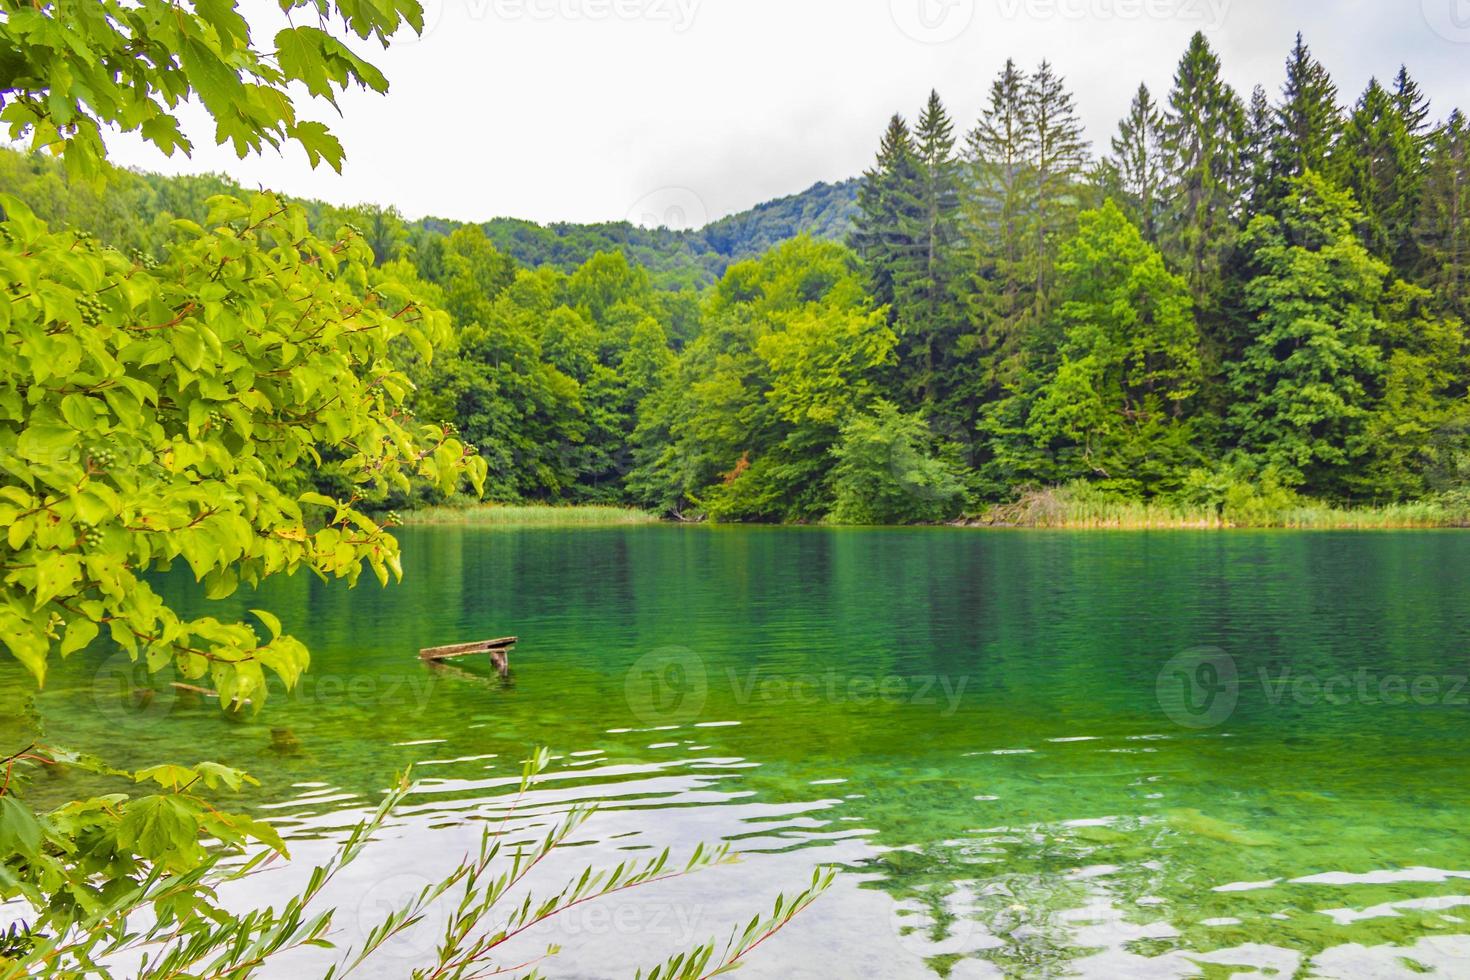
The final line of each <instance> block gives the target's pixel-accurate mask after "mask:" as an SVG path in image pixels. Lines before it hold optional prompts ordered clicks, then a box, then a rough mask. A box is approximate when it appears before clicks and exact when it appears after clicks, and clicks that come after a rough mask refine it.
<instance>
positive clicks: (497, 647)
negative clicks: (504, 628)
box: [419, 636, 519, 677]
mask: <svg viewBox="0 0 1470 980" xmlns="http://www.w3.org/2000/svg"><path fill="white" fill-rule="evenodd" d="M517 642H519V640H518V638H517V637H514V636H505V637H501V638H500V639H498V640H481V641H480V642H478V643H461V644H458V645H457V646H452V647H430V648H428V649H426V650H420V651H419V659H420V660H423V661H426V662H428V663H438V662H440V661H444V660H454V659H456V658H458V657H470V656H474V655H476V654H481V653H487V654H489V655H490V665H491V666H492V667H494V668H495V671H496V673H498V674H500V676H501V677H506V676H508V675H509V674H510V651H511V650H513V649H514V648H515V645H516V643H517Z"/></svg>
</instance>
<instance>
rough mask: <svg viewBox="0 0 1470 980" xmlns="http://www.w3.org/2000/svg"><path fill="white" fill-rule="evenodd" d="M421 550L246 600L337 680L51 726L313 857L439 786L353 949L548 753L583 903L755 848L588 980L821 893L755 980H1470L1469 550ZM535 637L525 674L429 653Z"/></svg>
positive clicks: (676, 893) (851, 538)
mask: <svg viewBox="0 0 1470 980" xmlns="http://www.w3.org/2000/svg"><path fill="white" fill-rule="evenodd" d="M403 539H404V548H405V552H406V561H405V571H406V573H407V578H406V581H405V583H404V584H403V585H402V586H400V587H396V588H394V589H392V590H390V591H388V592H386V593H385V592H382V591H380V590H378V589H377V588H376V587H375V586H364V587H363V588H362V589H360V590H358V591H355V592H353V591H348V590H346V589H342V588H338V587H336V586H327V585H323V584H321V583H319V582H316V581H314V580H311V579H308V578H300V579H297V580H295V581H290V582H285V583H277V584H273V585H272V587H271V588H269V589H267V590H265V594H264V595H263V596H260V595H252V596H248V597H238V598H237V600H232V601H231V603H229V604H227V605H230V606H232V607H235V608H239V609H243V608H247V607H250V606H259V605H265V606H268V607H269V608H271V609H272V610H274V611H275V612H277V613H278V614H280V615H281V618H282V619H283V620H284V621H285V623H286V625H287V628H288V629H290V630H291V631H292V632H294V633H295V634H296V635H298V636H300V637H301V638H303V639H304V640H306V641H307V642H308V643H309V644H310V646H311V647H312V649H313V652H314V662H313V668H312V671H311V674H310V675H309V677H308V679H307V682H306V684H305V686H304V688H303V689H302V690H301V691H300V692H298V693H296V694H292V695H282V696H280V697H278V698H276V699H274V700H273V701H272V702H271V703H270V704H269V706H268V707H267V708H266V710H265V711H264V713H263V714H262V715H260V716H259V717H258V718H247V719H244V720H237V721H230V720H227V719H225V718H222V717H221V716H220V715H219V713H218V711H217V709H215V708H214V707H212V706H211V705H209V704H207V703H199V702H198V701H197V700H195V699H193V698H191V697H190V696H188V695H180V694H175V693H174V692H172V691H171V690H164V691H163V692H162V693H160V694H159V695H158V696H157V697H155V698H154V699H153V700H152V701H151V702H149V703H147V704H146V705H144V706H142V707H140V706H139V705H138V703H137V698H136V697H135V696H134V695H132V694H129V693H128V692H127V688H128V686H129V685H128V682H127V675H128V672H127V671H126V669H125V668H124V667H123V666H122V665H120V664H118V663H116V662H111V663H107V664H103V665H101V667H100V669H99V666H98V663H97V661H96V660H93V661H92V662H90V663H86V664H84V663H81V662H77V663H73V664H68V665H67V666H66V667H65V668H64V669H63V670H62V671H61V672H60V673H59V674H58V676H57V677H55V678H54V679H53V681H52V683H51V684H50V685H49V686H48V689H47V690H46V692H45V693H44V694H42V695H41V696H40V697H38V698H37V709H38V711H39V713H40V715H41V716H42V718H43V719H44V722H45V726H46V734H47V737H48V738H49V739H50V740H51V741H53V742H57V743H64V744H71V745H76V746H79V747H82V748H87V749H92V750H97V751H102V752H105V754H107V755H108V756H109V757H110V758H111V759H113V760H114V761H117V762H119V763H123V764H127V763H134V762H137V763H142V762H156V761H160V760H161V759H164V758H169V759H174V760H177V761H184V762H191V761H195V759H196V758H206V757H208V758H217V759H221V760H222V761H226V762H230V763H232V764H236V765H239V766H241V767H243V768H246V769H249V770H250V771H252V772H253V773H255V774H256V775H258V776H259V777H260V778H261V780H262V782H263V783H264V788H263V797H264V799H265V800H266V801H267V802H266V812H268V813H269V814H270V815H271V817H272V819H274V820H275V821H276V822H278V823H279V825H280V826H281V828H282V830H283V831H284V832H285V833H287V835H288V836H289V837H291V838H292V839H293V840H294V841H295V843H294V845H293V850H294V852H295V854H296V856H297V858H298V864H304V863H305V862H304V861H302V860H300V859H303V858H304V859H311V858H313V857H315V856H318V855H319V854H320V853H321V852H322V851H323V850H324V849H325V848H326V847H327V846H328V841H330V839H331V838H332V836H333V835H334V833H335V832H336V830H338V829H339V828H341V827H343V826H345V825H347V824H350V823H352V822H353V821H355V820H356V819H358V818H359V817H360V816H361V814H362V811H363V809H364V808H366V807H370V806H371V805H373V803H375V801H376V800H377V799H378V797H379V794H380V792H381V790H382V788H383V787H384V786H385V785H386V784H387V783H388V781H389V778H390V777H391V775H392V774H393V773H394V772H395V771H396V770H399V769H402V768H403V767H404V766H407V765H409V764H413V765H414V766H415V772H416V776H417V777H418V779H419V780H420V782H421V788H420V790H419V792H417V793H416V794H415V796H414V797H413V798H412V799H411V801H410V804H409V806H407V807H406V808H405V810H404V811H403V812H402V813H401V814H399V815H398V816H397V817H396V818H395V822H394V824H393V826H392V827H391V828H390V829H389V831H388V832H386V833H385V834H384V835H383V840H382V841H380V842H379V843H378V844H377V845H376V846H375V847H374V848H373V849H372V850H370V851H369V852H368V854H367V855H365V856H364V858H363V859H362V860H361V862H360V863H359V865H357V866H355V867H354V868H353V869H352V871H351V873H350V875H348V876H347V877H345V878H344V879H343V880H342V881H341V882H339V887H338V888H337V890H336V892H335V893H334V895H333V899H334V901H336V902H337V903H338V904H340V905H341V906H342V908H343V914H342V919H341V920H340V922H341V925H342V932H341V935H340V936H339V939H340V940H341V941H342V942H344V943H346V942H351V941H353V939H354V938H356V935H355V934H356V932H357V930H358V927H357V921H358V919H359V918H361V919H363V920H364V921H371V919H372V916H373V914H374V913H375V912H379V911H381V909H382V908H385V907H386V905H387V904H388V903H389V902H391V900H393V899H394V898H396V897H399V896H402V895H406V894H408V893H410V892H413V891H416V890H417V889H418V888H419V887H422V884H423V882H424V880H425V879H426V877H427V876H430V875H432V874H433V873H434V872H435V871H437V870H440V869H447V868H448V867H450V866H452V865H453V863H454V862H455V860H456V859H457V858H458V857H459V855H461V854H462V853H463V852H464V851H465V850H466V849H467V848H468V847H470V846H471V845H472V844H473V842H474V840H475V839H476V838H477V836H478V834H479V832H480V828H481V827H483V826H484V822H485V821H486V820H497V821H498V820H499V819H500V818H501V817H502V816H503V815H504V813H505V810H506V807H507V805H508V801H507V799H506V797H505V794H506V792H507V790H508V788H509V787H512V786H513V784H514V782H515V779H516V775H517V773H518V772H519V768H520V760H522V759H523V758H524V757H525V753H526V750H527V749H528V748H529V747H531V746H533V745H540V744H544V745H548V746H550V747H552V748H553V749H554V750H555V751H556V752H557V753H558V755H559V758H558V761H557V762H556V764H555V766H554V767H553V771H552V772H551V774H550V777H551V778H549V779H548V780H547V781H546V783H544V784H543V787H542V789H541V790H540V791H538V792H537V793H536V794H535V795H534V796H533V797H532V798H531V799H530V800H528V801H526V803H524V804H522V805H521V806H520V807H519V808H518V809H517V810H516V814H515V816H514V817H513V818H512V826H513V828H514V832H515V833H517V834H523V835H525V836H528V837H529V836H530V835H532V834H533V833H534V832H535V831H536V830H537V829H541V830H542V831H543V832H544V827H545V826H546V824H547V823H548V822H550V821H552V820H554V819H555V815H556V813H557V812H558V811H559V810H560V809H563V808H565V807H566V806H567V805H569V804H570V803H572V802H575V801H581V800H598V801H600V802H601V803H602V810H601V812H600V813H599V814H598V816H596V817H595V818H594V819H593V820H592V821H591V822H590V823H589V824H588V825H587V826H586V827H585V828H584V832H583V833H581V834H580V835H579V837H578V838H577V843H578V845H579V846H577V847H574V848H571V849H569V850H568V851H567V852H566V853H565V855H564V856H563V857H562V858H561V859H560V860H559V862H557V863H554V864H552V865H550V866H548V868H547V870H546V875H545V876H540V877H538V878H537V880H538V881H539V882H540V883H541V884H542V885H543V886H544V887H545V889H546V890H548V891H549V890H553V889H554V888H556V887H559V885H560V884H561V879H562V877H563V876H564V875H565V874H569V873H571V872H573V871H576V870H579V869H580V866H581V865H582V864H583V863H597V864H607V865H610V864H612V863H616V862H617V861H619V860H622V859H624V858H626V857H630V856H632V857H638V856H647V855H649V854H650V853H656V851H657V849H660V848H662V847H663V846H665V845H669V846H673V847H674V848H675V850H676V852H677V851H679V850H681V849H685V850H687V849H688V848H690V847H692V846H693V845H694V843H695V842H697V841H701V840H721V839H723V840H729V841H731V842H733V843H734V844H735V846H736V847H737V848H739V849H740V850H742V851H745V852H746V853H747V855H748V857H747V859H746V860H745V861H744V862H743V863H742V864H741V865H739V866H737V867H735V868H730V869H717V870H714V871H711V872H708V873H705V874H703V875H700V876H697V877H696V878H693V879H690V880H688V881H683V882H679V883H676V884H672V885H669V886H659V887H658V888H654V889H648V890H644V891H640V892H634V893H631V894H630V895H629V896H627V897H626V898H624V899H623V900H621V901H619V902H617V903H614V904H611V905H609V906H602V907H595V906H594V907H589V909H591V910H589V911H579V912H578V913H576V914H574V915H572V916H569V917H568V918H567V920H566V921H563V922H560V923H558V924H557V925H555V926H554V927H551V926H548V927H547V928H546V929H545V930H544V931H543V932H541V933H539V934H537V936H536V940H537V941H536V942H535V943H532V944H530V946H529V947H527V948H528V949H529V953H528V956H526V957H523V958H529V956H531V955H535V953H536V951H537V950H538V949H539V948H540V947H541V946H543V945H544V944H545V943H558V944H560V945H562V946H563V947H564V951H563V953H562V954H561V955H560V956H558V957H557V958H556V959H554V960H552V961H550V962H549V963H547V964H546V965H545V966H544V967H543V969H544V970H545V971H546V972H547V973H548V974H549V975H550V976H553V977H557V976H572V977H605V976H623V975H627V974H630V973H631V972H632V969H633V968H634V967H635V966H637V965H641V964H648V963H650V962H653V961H656V960H657V959H659V958H661V957H662V956H664V955H666V954H667V953H669V952H672V951H674V950H676V949H679V948H682V947H685V946H688V945H691V944H693V943H695V942H698V941H700V940H703V939H705V938H707V937H708V936H710V935H713V934H717V933H723V932H724V931H726V929H727V928H728V925H730V924H733V923H735V922H737V921H740V922H743V921H745V920H746V919H748V918H749V917H750V915H751V914H753V913H754V912H755V911H757V910H758V909H761V908H763V907H766V906H767V905H768V903H769V902H770V901H771V900H772V899H773V898H774V896H775V894H776V893H777V892H778V891H780V890H782V889H783V888H784V889H787V890H788V891H790V890H794V889H796V888H799V887H800V885H801V884H802V883H803V881H804V879H805V878H806V876H807V875H808V874H809V872H810V869H811V868H812V867H814V866H815V865H818V864H835V865H838V866H839V867H841V868H842V870H843V874H842V876H841V878H840V879H839V882H838V884H837V885H836V886H835V887H834V889H833V890H832V892H831V893H829V895H828V896H826V897H825V898H824V899H823V900H822V901H821V902H820V903H819V904H818V905H817V906H816V907H815V908H814V909H812V910H811V911H810V912H809V913H807V914H806V915H805V916H803V917H802V918H801V919H798V920H797V922H796V923H795V924H794V925H793V926H792V927H790V929H788V930H787V931H786V932H785V933H783V934H782V935H780V936H779V937H777V939H776V940H773V941H772V942H771V943H769V944H768V945H767V946H765V947H763V948H762V950H761V953H760V955H759V956H758V957H757V958H756V959H755V960H754V961H753V963H752V964H751V966H750V967H748V968H747V970H746V971H744V973H745V975H748V976H758V977H828V976H873V977H925V976H936V975H939V976H953V977H973V976H1027V977H1030V976H1063V975H1082V976H1093V977H1114V976H1120V975H1128V976H1143V977H1154V976H1157V977H1191V976H1206V977H1225V976H1231V975H1235V974H1257V975H1277V976H1284V977H1290V976H1293V975H1297V976H1329V977H1378V976H1415V975H1421V974H1423V973H1425V972H1429V973H1430V974H1431V975H1436V974H1437V975H1442V976H1460V977H1463V976H1470V840H1467V838H1466V835H1465V833H1464V830H1465V827H1466V824H1467V822H1470V778H1467V774H1466V765H1465V764H1466V760H1467V757H1470V752H1467V750H1470V685H1466V684H1465V678H1466V675H1467V673H1470V656H1467V655H1470V536H1465V535H1463V534H1455V533H1404V534H1397V533H1383V534H1312V535H1308V534H1246V533H1231V534H1198V535H1196V534H1181V533H1171V534H1155V535H1148V534H1100V533H1091V534H1066V533H1056V534H1051V533H1015V534H1011V533H988V532H962V531H954V530H912V531H823V530H777V529H710V528H677V527H650V528H630V529H616V530H606V531H603V530H571V531H499V530H474V529H471V530H465V529H423V530H415V531H409V532H406V533H405V534H404V535H403ZM170 587H171V588H173V589H174V590H176V594H178V595H180V596H181V597H182V596H185V595H187V593H188V591H189V590H188V588H187V583H186V582H185V581H183V580H180V581H178V582H177V583H174V582H170ZM211 611H215V610H211ZM231 611H233V609H232V610H231ZM512 633H514V634H518V635H519V636H520V637H521V638H522V643H521V646H520V648H519V649H518V650H517V652H516V654H515V655H514V656H513V661H512V662H513V666H514V668H515V674H514V678H513V682H512V684H510V685H502V684H501V683H500V682H499V681H498V680H496V679H494V678H493V677H491V676H490V674H489V672H488V670H487V669H486V668H485V666H484V665H480V664H469V665H467V666H465V667H464V668H463V669H446V670H439V671H435V670H432V669H430V668H426V667H424V666H422V665H420V664H419V663H418V661H417V659H416V656H415V654H416V651H417V650H418V649H419V648H420V647H423V646H429V645H438V644H446V643H453V642H458V641H462V640H467V639H475V638H482V637H489V636H498V635H507V634H512ZM4 670H5V671H6V672H5V673H0V685H3V686H4V687H5V688H6V690H7V691H14V690H18V689H20V687H21V681H20V678H19V677H18V676H16V672H15V671H13V670H12V669H11V668H10V667H9V666H7V667H5V668H4ZM78 699H80V703H83V704H88V705H93V706H95V710H94V711H89V712H80V713H79V712H77V711H76V710H74V708H73V705H75V704H77V703H79V702H78ZM10 703H13V702H10ZM165 718H166V719H167V724H163V723H162V722H163V721H164V719H165ZM295 873H296V872H294V871H288V872H286V873H284V874H283V875H280V876H278V877H275V878H272V877H271V876H266V877H264V878H261V879H256V880H255V881H253V882H252V883H251V884H250V885H248V886H247V887H246V888H245V891H246V892H248V894H242V895H241V896H240V898H241V900H245V899H256V898H261V897H264V898H266V899H267V900H270V899H275V898H278V897H279V894H280V890H281V889H282V888H284V887H286V886H287V885H288V884H289V881H288V880H287V879H289V878H290V877H291V876H292V875H293V874H295ZM432 941H433V935H432V930H425V931H423V932H421V933H419V934H417V935H415V936H410V937H409V939H408V940H407V941H406V942H405V943H404V944H402V945H401V946H400V947H399V948H398V949H396V950H393V951H390V952H389V954H388V955H386V956H385V957H383V958H382V959H380V960H379V961H378V963H377V967H376V969H377V973H376V974H375V975H378V976H383V977H394V976H402V975H404V973H405V965H406V964H407V963H409V962H411V961H412V957H413V956H414V955H415V954H416V953H417V952H419V951H420V950H422V949H423V948H426V947H427V946H431V945H432ZM315 962H316V961H310V962H307V961H302V962H300V963H296V964H291V965H290V968H289V969H288V970H287V971H286V973H284V974H283V975H289V974H293V973H295V972H297V971H304V970H306V969H308V968H309V967H311V966H313V965H314V964H315ZM513 962H519V960H513ZM370 975H372V974H371V971H370Z"/></svg>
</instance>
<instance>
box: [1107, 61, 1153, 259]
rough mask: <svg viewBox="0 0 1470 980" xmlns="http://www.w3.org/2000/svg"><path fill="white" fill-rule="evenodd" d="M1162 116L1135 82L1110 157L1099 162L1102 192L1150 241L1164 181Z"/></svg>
mask: <svg viewBox="0 0 1470 980" xmlns="http://www.w3.org/2000/svg"><path fill="white" fill-rule="evenodd" d="M1163 127H1164V116H1163V113H1162V112H1160V111H1159V106H1158V103H1157V102H1156V101H1154V97H1153V95H1152V94H1151V93H1150V92H1149V90H1148V86H1147V85H1139V86H1138V92H1137V94H1136V95H1134V96H1133V103H1132V105H1131V106H1129V109H1128V115H1127V117H1126V118H1125V119H1124V120H1123V121H1122V122H1121V123H1119V124H1118V134H1117V135H1116V136H1114V137H1113V141H1112V147H1113V153H1112V156H1110V157H1107V158H1106V159H1104V160H1103V162H1102V167H1101V178H1102V179H1101V181H1100V183H1101V184H1102V191H1103V193H1104V194H1105V195H1107V196H1108V197H1111V198H1113V199H1114V200H1115V201H1116V202H1117V203H1118V206H1119V207H1120V208H1122V209H1123V213H1124V214H1126V215H1127V216H1128V217H1129V219H1130V220H1132V222H1133V223H1134V224H1136V225H1137V226H1138V227H1139V228H1140V229H1141V230H1142V232H1143V237H1144V238H1145V239H1147V240H1148V241H1149V242H1150V243H1151V244H1157V243H1158V237H1159V213H1158V209H1159V204H1160V193H1159V192H1160V188H1161V186H1162V184H1163V182H1164V161H1163V136H1164V133H1163Z"/></svg>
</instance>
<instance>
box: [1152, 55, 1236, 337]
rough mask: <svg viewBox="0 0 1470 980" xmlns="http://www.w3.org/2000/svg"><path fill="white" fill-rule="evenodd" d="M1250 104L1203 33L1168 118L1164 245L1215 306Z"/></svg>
mask: <svg viewBox="0 0 1470 980" xmlns="http://www.w3.org/2000/svg"><path fill="white" fill-rule="evenodd" d="M1245 125H1246V120H1245V108H1244V107H1243V106H1242V105H1241V102H1240V97H1239V96H1238V95H1236V94H1235V90H1234V89H1232V88H1231V87H1230V86H1229V85H1227V84H1226V83H1225V80H1224V79H1223V78H1222V77H1221V72H1220V59H1219V58H1218V57H1216V55H1215V52H1214V51H1213V50H1211V48H1210V42H1209V41H1208V40H1206V38H1205V36H1204V34H1203V33H1196V34H1195V35H1194V38H1193V40H1191V41H1190V44H1189V50H1188V51H1187V52H1185V55H1184V58H1183V59H1182V60H1181V61H1180V63H1179V69H1178V71H1177V72H1176V73H1175V76H1174V88H1173V90H1172V91H1171V92H1170V93H1169V111H1168V114H1167V116H1166V118H1165V120H1164V152H1165V159H1166V161H1167V165H1166V168H1165V169H1166V171H1167V172H1168V174H1169V178H1170V184H1169V186H1168V188H1167V191H1166V198H1167V199H1166V202H1165V208H1164V218H1163V235H1162V241H1163V245H1164V251H1165V254H1166V255H1167V256H1169V257H1170V258H1172V259H1173V260H1174V261H1175V262H1176V263H1177V264H1178V266H1179V268H1181V269H1182V270H1183V272H1184V276H1185V279H1186V280H1187V281H1188V282H1189V286H1190V289H1191V291H1192V292H1193V294H1194V297H1195V301H1196V303H1197V304H1199V305H1200V306H1202V307H1204V308H1209V307H1211V306H1212V305H1213V302H1214V299H1215V297H1216V294H1217V293H1218V291H1219V289H1220V285H1221V276H1222V268H1223V266H1224V263H1225V259H1226V256H1227V255H1228V254H1229V251H1230V249H1231V248H1232V246H1233V242H1234V239H1235V235H1236V227H1235V223H1234V218H1233V211H1234V208H1235V203H1236V198H1237V196H1238V193H1239V191H1238V188H1239V184H1240V179H1241V171H1242V156H1243V144H1244V140H1245Z"/></svg>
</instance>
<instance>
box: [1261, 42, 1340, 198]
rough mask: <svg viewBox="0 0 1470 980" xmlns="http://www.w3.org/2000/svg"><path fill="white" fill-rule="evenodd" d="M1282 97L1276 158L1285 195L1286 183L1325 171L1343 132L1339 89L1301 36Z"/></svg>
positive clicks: (1278, 109) (1290, 60)
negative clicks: (1309, 173)
mask: <svg viewBox="0 0 1470 980" xmlns="http://www.w3.org/2000/svg"><path fill="white" fill-rule="evenodd" d="M1281 94H1282V99H1281V103H1280V104H1279V105H1278V106H1277V107H1276V146H1275V150H1274V153H1273V157H1274V160H1275V172H1276V176H1277V178H1278V191H1281V192H1284V191H1285V186H1284V181H1287V180H1289V179H1290V178H1292V177H1300V176H1302V175H1303V174H1305V173H1306V172H1307V171H1309V170H1314V171H1318V172H1322V171H1325V169H1326V168H1327V164H1328V161H1329V160H1330V159H1331V158H1332V151H1333V147H1334V145H1335V144H1336V142H1337V138H1338V136H1339V135H1340V133H1341V131H1342V111H1341V109H1340V108H1339V107H1338V104H1337V86H1336V85H1335V84H1333V81H1332V76H1331V75H1329V74H1328V73H1327V69H1326V68H1325V67H1324V66H1323V65H1322V63H1321V62H1320V61H1318V60H1317V59H1316V58H1315V57H1313V55H1312V52H1311V49H1310V48H1308V47H1307V43H1306V41H1305V40H1304V39H1303V38H1302V35H1301V34H1297V36H1296V45H1295V46H1294V47H1293V48H1292V49H1291V55H1290V57H1288V58H1287V60H1286V85H1285V86H1284V87H1283V88H1282V90H1281Z"/></svg>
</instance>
